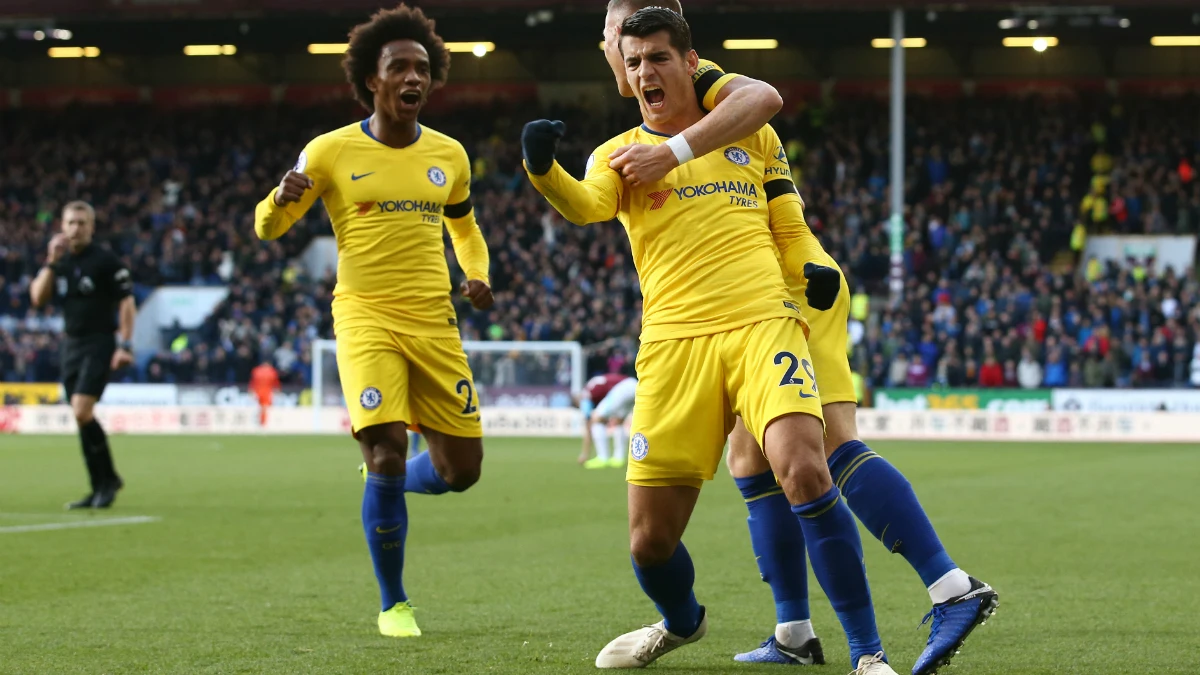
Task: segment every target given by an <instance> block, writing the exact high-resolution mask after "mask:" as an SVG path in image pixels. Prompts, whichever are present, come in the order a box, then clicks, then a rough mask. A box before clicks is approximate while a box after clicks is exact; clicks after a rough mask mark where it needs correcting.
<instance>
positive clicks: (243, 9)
mask: <svg viewBox="0 0 1200 675" xmlns="http://www.w3.org/2000/svg"><path fill="white" fill-rule="evenodd" d="M333 4H336V8H337V10H338V11H340V12H347V11H355V12H364V11H371V10H374V9H376V8H378V7H380V6H381V5H383V6H387V5H389V4H391V3H390V2H381V1H380V0H337V2H336V3H333ZM412 4H416V5H419V6H422V7H425V8H428V9H433V10H437V11H438V12H454V11H456V10H476V11H477V10H488V11H492V12H496V11H500V12H504V11H528V10H542V9H550V10H571V11H587V12H598V11H600V10H602V9H603V7H604V4H605V3H604V0H412ZM685 5H686V8H687V9H688V10H689V11H709V10H713V11H738V10H744V9H751V8H752V9H754V10H760V11H761V10H767V9H770V10H777V11H780V10H781V11H796V10H804V9H835V10H841V11H846V10H876V11H877V10H885V9H891V8H894V7H897V6H903V7H905V8H908V9H918V10H935V11H947V12H959V11H972V10H1010V11H1032V12H1036V11H1040V10H1045V9H1052V10H1053V9H1064V8H1090V9H1094V10H1096V11H1106V10H1108V9H1110V8H1113V7H1116V8H1119V9H1146V8H1150V7H1187V8H1195V7H1196V6H1197V5H1196V2H1195V0H1126V1H1124V2H1116V3H1100V2H1097V1H1096V0H1053V2H1051V1H1050V0H1044V1H1043V2H1030V3H1019V2H1011V1H1009V2H1004V1H1002V0H958V1H957V2H954V1H950V2H947V1H941V2H937V1H930V0H686V1H685ZM330 9H331V3H330V1H329V0H4V2H3V3H0V17H10V18H11V17H39V18H42V17H54V18H56V19H58V20H60V21H69V20H72V19H80V18H93V17H101V16H103V17H107V18H121V17H124V16H147V15H164V14H165V15H170V16H176V17H182V16H201V15H203V16H210V17H211V16H222V15H226V16H229V15H246V14H255V13H272V14H275V13H288V12H328V11H330Z"/></svg>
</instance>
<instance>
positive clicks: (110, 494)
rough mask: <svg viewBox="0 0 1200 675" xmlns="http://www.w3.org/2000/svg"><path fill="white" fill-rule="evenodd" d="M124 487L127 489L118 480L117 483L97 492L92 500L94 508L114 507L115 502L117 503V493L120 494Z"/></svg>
mask: <svg viewBox="0 0 1200 675" xmlns="http://www.w3.org/2000/svg"><path fill="white" fill-rule="evenodd" d="M123 487H125V483H123V482H122V481H121V479H120V478H118V479H117V482H115V483H109V484H108V485H105V486H104V487H102V488H100V489H99V490H96V494H95V496H94V497H93V499H92V508H93V509H107V508H108V507H110V506H112V505H113V502H115V501H117V492H119V491H120V490H121V488H123Z"/></svg>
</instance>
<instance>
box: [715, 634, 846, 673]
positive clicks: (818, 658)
mask: <svg viewBox="0 0 1200 675" xmlns="http://www.w3.org/2000/svg"><path fill="white" fill-rule="evenodd" d="M733 660H734V661H738V662H740V663H778V664H780V665H783V666H823V665H825V652H824V651H822V650H821V639H820V638H813V639H811V640H809V641H807V642H805V643H804V644H803V645H801V646H800V647H799V648H798V649H791V648H789V647H783V646H780V644H779V642H778V641H776V640H775V636H774V635H772V636H771V638H770V639H769V640H767V641H766V642H764V643H762V644H761V645H759V646H758V649H755V650H754V651H752V652H746V653H745V654H738V655H737V656H734V657H733Z"/></svg>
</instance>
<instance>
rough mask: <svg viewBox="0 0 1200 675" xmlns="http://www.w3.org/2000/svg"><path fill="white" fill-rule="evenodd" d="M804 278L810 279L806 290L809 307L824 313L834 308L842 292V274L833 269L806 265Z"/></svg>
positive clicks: (805, 295)
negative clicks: (839, 293)
mask: <svg viewBox="0 0 1200 675" xmlns="http://www.w3.org/2000/svg"><path fill="white" fill-rule="evenodd" d="M804 278H805V279H808V288H806V289H804V297H805V299H807V300H808V306H809V307H812V308H813V309H816V310H820V311H822V312H824V311H825V310H827V309H829V308H830V307H833V303H834V301H835V300H837V296H838V292H840V291H841V290H842V275H841V273H840V272H838V271H837V270H835V269H833V268H832V267H826V266H824V265H818V264H816V263H804Z"/></svg>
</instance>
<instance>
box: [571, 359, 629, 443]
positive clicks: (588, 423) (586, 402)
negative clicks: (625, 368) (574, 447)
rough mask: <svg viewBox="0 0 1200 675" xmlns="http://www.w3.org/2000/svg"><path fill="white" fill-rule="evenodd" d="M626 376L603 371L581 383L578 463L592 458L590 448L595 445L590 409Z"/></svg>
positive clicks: (594, 407) (592, 409)
mask: <svg viewBox="0 0 1200 675" xmlns="http://www.w3.org/2000/svg"><path fill="white" fill-rule="evenodd" d="M627 377H628V376H627V375H623V374H621V373H605V374H603V375H597V376H595V377H593V378H591V379H590V380H588V381H587V384H585V385H583V391H582V392H580V394H579V412H580V414H581V415H582V417H583V449H582V450H581V451H580V453H579V463H580V464H586V463H587V462H588V461H589V460H590V459H592V448H593V446H594V445H595V439H594V438H593V437H592V411H594V410H595V409H596V404H597V403H599V402H600V401H603V400H604V397H605V396H608V392H610V391H612V388H613V387H615V386H616V385H617V383H619V382H620V381H621V380H624V379H626V378H627ZM597 456H599V453H597Z"/></svg>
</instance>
